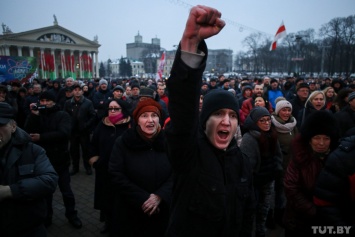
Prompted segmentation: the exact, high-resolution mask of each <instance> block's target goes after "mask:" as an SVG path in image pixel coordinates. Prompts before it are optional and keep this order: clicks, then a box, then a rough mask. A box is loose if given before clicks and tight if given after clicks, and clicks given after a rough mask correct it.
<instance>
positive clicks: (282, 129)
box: [271, 115, 297, 133]
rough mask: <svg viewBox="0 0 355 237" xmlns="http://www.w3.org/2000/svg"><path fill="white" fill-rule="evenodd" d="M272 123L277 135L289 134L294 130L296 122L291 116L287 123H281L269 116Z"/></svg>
mask: <svg viewBox="0 0 355 237" xmlns="http://www.w3.org/2000/svg"><path fill="white" fill-rule="evenodd" d="M271 120H272V123H273V124H274V126H275V128H276V131H277V132H279V133H291V132H292V130H293V129H294V128H295V126H296V124H297V121H296V119H294V118H293V117H292V116H291V117H290V119H289V122H286V123H285V122H284V121H282V120H281V119H280V118H279V117H278V116H275V115H272V116H271Z"/></svg>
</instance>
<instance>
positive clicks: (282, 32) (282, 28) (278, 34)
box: [270, 21, 287, 51]
mask: <svg viewBox="0 0 355 237" xmlns="http://www.w3.org/2000/svg"><path fill="white" fill-rule="evenodd" d="M286 35H287V33H286V27H285V25H284V22H283V21H282V22H281V25H280V27H279V29H278V30H277V32H276V34H275V37H274V41H272V43H271V45H270V51H272V50H275V49H276V43H277V41H278V40H279V39H281V38H283V37H285V36H286Z"/></svg>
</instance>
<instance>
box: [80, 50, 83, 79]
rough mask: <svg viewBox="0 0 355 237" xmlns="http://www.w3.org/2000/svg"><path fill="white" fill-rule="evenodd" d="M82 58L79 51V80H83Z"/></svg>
mask: <svg viewBox="0 0 355 237" xmlns="http://www.w3.org/2000/svg"><path fill="white" fill-rule="evenodd" d="M82 56H83V51H81V50H79V69H80V71H79V72H80V78H83V66H84V64H83V59H82Z"/></svg>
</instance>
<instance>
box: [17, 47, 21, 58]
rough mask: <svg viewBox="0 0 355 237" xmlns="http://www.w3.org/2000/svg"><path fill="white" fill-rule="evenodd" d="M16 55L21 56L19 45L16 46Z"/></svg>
mask: <svg viewBox="0 0 355 237" xmlns="http://www.w3.org/2000/svg"><path fill="white" fill-rule="evenodd" d="M17 55H18V56H20V57H21V56H22V47H20V46H17Z"/></svg>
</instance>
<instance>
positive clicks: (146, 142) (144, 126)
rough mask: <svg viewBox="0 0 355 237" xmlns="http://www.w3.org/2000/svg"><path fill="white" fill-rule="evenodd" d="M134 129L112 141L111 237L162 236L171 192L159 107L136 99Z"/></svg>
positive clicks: (110, 168) (165, 225)
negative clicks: (114, 229)
mask: <svg viewBox="0 0 355 237" xmlns="http://www.w3.org/2000/svg"><path fill="white" fill-rule="evenodd" d="M133 118H134V124H135V125H134V126H133V127H132V128H129V129H128V130H126V131H125V132H124V133H123V134H122V136H120V137H119V138H118V139H116V142H115V144H114V146H113V150H112V153H111V156H110V161H109V173H110V174H111V176H112V183H113V189H114V190H115V191H117V195H116V198H115V204H116V205H117V206H116V207H117V209H116V210H115V219H114V221H115V227H117V233H114V234H115V236H116V235H117V236H122V237H124V236H127V237H128V236H129V237H135V236H141V237H143V236H164V233H165V230H166V227H167V223H168V219H169V205H170V204H169V203H170V199H171V193H172V178H171V165H170V162H169V159H168V156H167V152H166V148H165V134H164V131H163V130H162V129H161V126H160V120H161V119H162V107H161V105H160V104H159V103H158V102H157V101H155V100H153V99H151V98H144V99H142V100H140V101H139V102H138V104H137V106H136V108H135V110H134V111H133Z"/></svg>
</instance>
